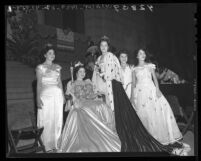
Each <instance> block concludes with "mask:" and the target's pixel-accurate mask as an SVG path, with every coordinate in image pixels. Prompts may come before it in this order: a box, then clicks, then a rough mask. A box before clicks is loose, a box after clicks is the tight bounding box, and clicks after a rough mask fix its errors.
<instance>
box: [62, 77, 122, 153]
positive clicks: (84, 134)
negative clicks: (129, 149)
mask: <svg viewBox="0 0 201 161" xmlns="http://www.w3.org/2000/svg"><path fill="white" fill-rule="evenodd" d="M70 84H71V82H69V83H68V85H67V93H68V94H69V93H70V94H71V95H73V102H74V104H73V106H72V109H71V110H70V112H69V114H68V117H67V120H66V123H65V126H64V129H63V132H62V135H61V137H60V141H59V145H58V146H59V151H58V152H62V153H66V152H119V151H120V148H121V143H120V140H119V137H118V135H117V133H116V130H115V124H114V116H113V112H112V110H111V109H110V108H109V107H108V106H107V105H106V104H105V103H104V102H103V101H102V100H100V99H97V98H96V97H95V96H94V93H93V86H92V84H91V82H89V81H87V80H86V81H84V82H74V83H73V84H72V85H70ZM69 88H70V89H69Z"/></svg>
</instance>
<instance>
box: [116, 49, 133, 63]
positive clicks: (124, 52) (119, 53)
mask: <svg viewBox="0 0 201 161" xmlns="http://www.w3.org/2000/svg"><path fill="white" fill-rule="evenodd" d="M121 54H126V55H127V57H128V60H127V63H128V64H129V62H130V61H129V51H128V50H127V49H121V50H119V51H118V52H117V54H116V56H117V57H118V58H119V59H120V55H121ZM119 61H120V60H119ZM120 63H121V62H120Z"/></svg>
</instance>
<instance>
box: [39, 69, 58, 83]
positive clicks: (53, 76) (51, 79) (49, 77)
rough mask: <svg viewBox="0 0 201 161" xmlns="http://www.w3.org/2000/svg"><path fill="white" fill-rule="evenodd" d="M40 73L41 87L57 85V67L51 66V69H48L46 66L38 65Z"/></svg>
mask: <svg viewBox="0 0 201 161" xmlns="http://www.w3.org/2000/svg"><path fill="white" fill-rule="evenodd" d="M38 68H39V69H40V71H41V72H42V85H43V86H48V85H58V83H59V78H60V69H61V67H60V66H59V65H55V66H53V68H48V67H47V66H46V65H40V66H39V67H38Z"/></svg>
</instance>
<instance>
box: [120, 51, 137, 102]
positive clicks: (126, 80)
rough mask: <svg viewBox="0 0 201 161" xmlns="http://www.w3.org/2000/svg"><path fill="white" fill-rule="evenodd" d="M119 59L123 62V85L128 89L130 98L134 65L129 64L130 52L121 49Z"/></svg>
mask: <svg viewBox="0 0 201 161" xmlns="http://www.w3.org/2000/svg"><path fill="white" fill-rule="evenodd" d="M119 60H120V64H121V69H122V74H123V87H124V89H125V91H126V94H127V96H128V98H129V99H130V98H131V84H132V71H133V67H134V66H131V65H129V64H128V63H127V62H128V54H127V51H126V50H121V51H120V52H119Z"/></svg>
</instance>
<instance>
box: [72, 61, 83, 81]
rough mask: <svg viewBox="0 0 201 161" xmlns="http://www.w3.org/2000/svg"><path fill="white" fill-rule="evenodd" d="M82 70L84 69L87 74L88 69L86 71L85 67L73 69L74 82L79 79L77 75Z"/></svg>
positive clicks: (80, 66)
mask: <svg viewBox="0 0 201 161" xmlns="http://www.w3.org/2000/svg"><path fill="white" fill-rule="evenodd" d="M81 68H83V69H84V70H85V72H86V69H85V67H84V65H79V66H76V67H74V69H73V79H74V80H76V79H77V73H78V71H79V70H80V69H81ZM85 77H86V76H85Z"/></svg>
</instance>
